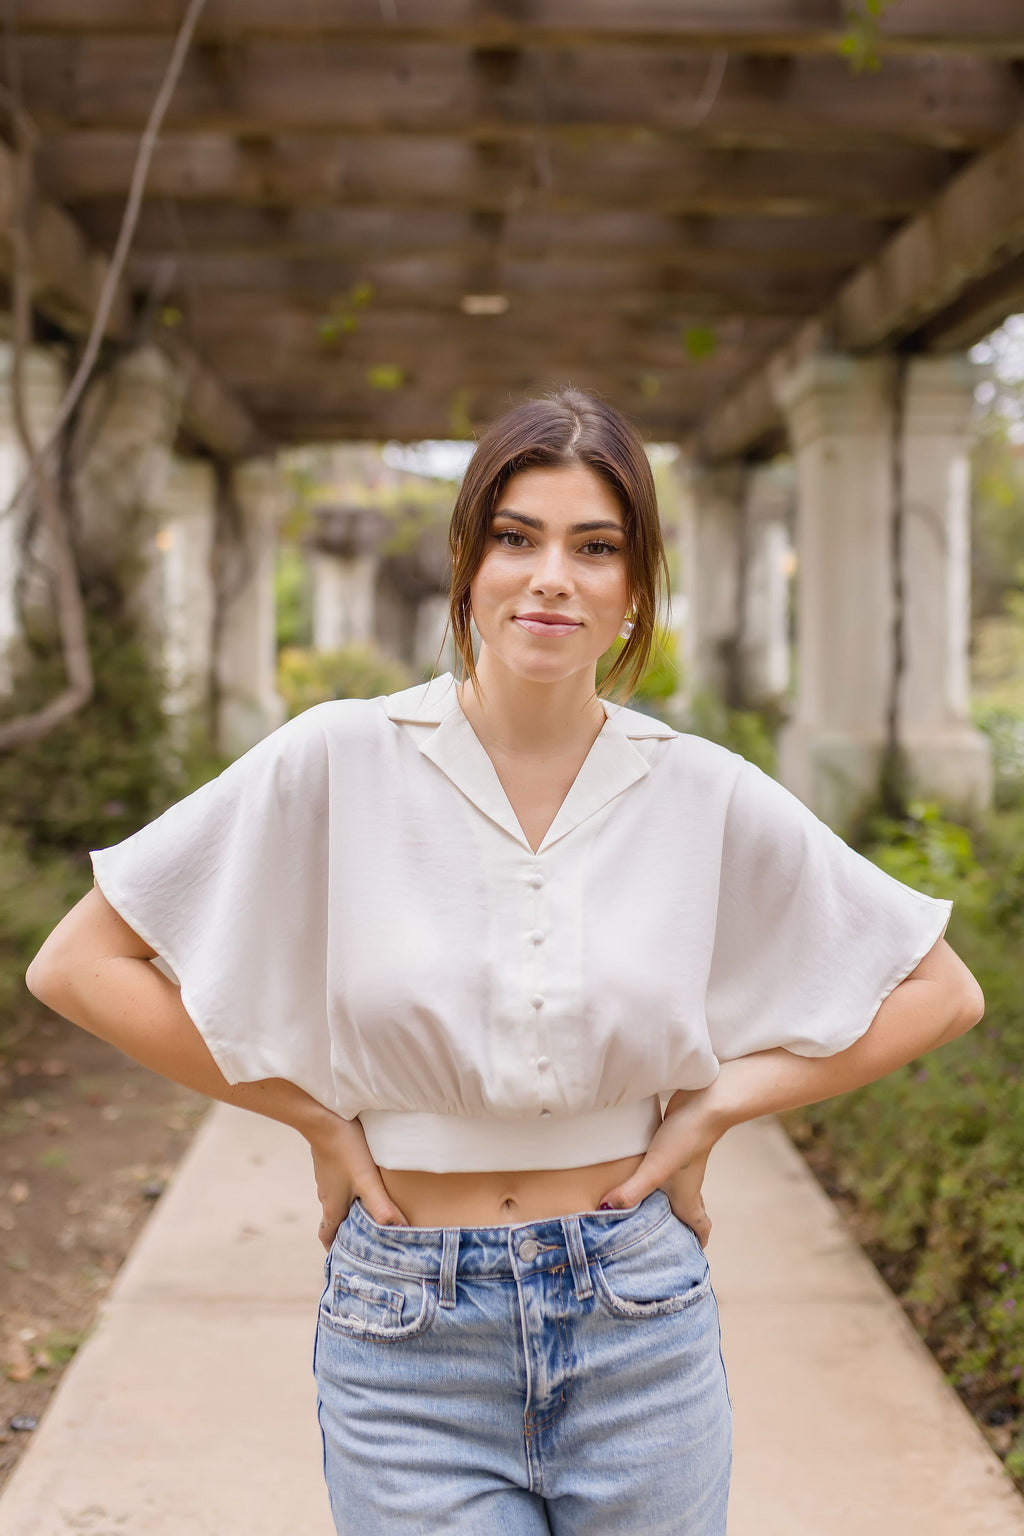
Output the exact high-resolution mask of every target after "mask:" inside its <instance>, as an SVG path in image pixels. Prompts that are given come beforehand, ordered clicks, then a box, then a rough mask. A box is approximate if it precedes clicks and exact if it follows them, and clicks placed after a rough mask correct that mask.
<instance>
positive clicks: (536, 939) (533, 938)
mask: <svg viewBox="0 0 1024 1536" xmlns="http://www.w3.org/2000/svg"><path fill="white" fill-rule="evenodd" d="M526 937H527V938H528V939H529V941H530V943H531V944H543V943H544V935H543V934H542V933H541V931H540V929H539V928H534V929H533V931H532V932H531V933H528V934H527V935H526Z"/></svg>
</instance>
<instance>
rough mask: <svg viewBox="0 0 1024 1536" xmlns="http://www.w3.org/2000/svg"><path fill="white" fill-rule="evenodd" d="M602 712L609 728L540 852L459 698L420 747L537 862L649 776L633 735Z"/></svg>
mask: <svg viewBox="0 0 1024 1536" xmlns="http://www.w3.org/2000/svg"><path fill="white" fill-rule="evenodd" d="M601 707H602V709H604V712H605V721H604V725H603V726H602V727H601V729H600V731H598V733H597V735H596V737H595V738H594V741H593V743H592V745H591V747H590V750H589V752H588V753H587V755H586V757H585V758H584V759H583V762H582V763H581V765H580V768H579V771H578V772H577V774H576V777H575V778H574V779H573V781H572V784H571V785H570V786H569V789H568V791H567V793H566V795H565V798H564V799H563V800H562V803H561V805H560V806H559V807H558V810H557V811H556V812H555V815H554V817H553V818H552V820H551V824H550V825H549V827H548V829H547V831H546V832H545V834H544V836H543V837H542V838H541V840H540V842H539V843H538V844H537V847H536V848H534V847H533V845H532V844H531V843H530V840H529V838H528V837H527V836H526V833H525V832H524V831H523V828H522V826H521V825H520V822H519V818H518V816H517V815H516V813H515V811H514V810H513V808H512V803H511V801H510V800H509V798H508V795H507V794H506V792H505V787H504V785H503V784H502V782H501V779H500V778H499V777H498V771H497V769H496V768H495V766H494V764H493V762H492V761H491V758H490V755H489V754H488V752H487V749H486V748H485V747H484V744H483V742H482V741H481V740H480V738H479V736H477V734H476V732H475V731H474V729H473V727H472V725H471V724H470V723H469V720H468V718H467V716H466V715H465V713H464V712H463V709H462V706H461V704H459V702H458V696H457V694H456V695H455V697H454V699H453V701H452V707H451V708H450V709H448V710H447V712H446V713H445V715H444V717H443V718H442V719H441V721H440V722H439V724H438V726H437V729H436V730H435V731H433V732H432V733H431V735H430V736H429V737H428V738H427V739H426V740H425V741H423V742H421V743H420V751H421V752H422V753H423V755H424V756H425V757H427V758H429V759H430V761H431V762H433V763H434V764H435V765H436V766H437V767H438V768H440V769H441V771H442V773H444V774H445V775H446V776H447V777H448V778H449V779H450V780H451V781H452V783H453V784H454V785H455V786H456V788H457V789H459V790H461V792H462V793H463V794H464V795H465V796H466V797H467V799H469V800H470V801H472V803H473V804H474V805H475V806H476V808H477V810H479V811H481V812H482V813H483V814H484V815H485V816H487V817H488V818H489V820H491V821H493V822H494V823H496V825H498V826H499V827H501V828H502V830H503V831H505V832H507V833H508V834H509V836H511V837H513V838H515V840H516V842H518V843H519V844H520V845H521V846H522V847H523V848H525V849H526V851H527V852H528V853H529V854H530V856H531V857H532V858H539V857H540V856H541V855H542V854H544V853H546V852H547V850H548V849H549V848H550V847H551V846H552V845H553V844H554V843H556V842H558V841H559V839H561V838H563V837H565V836H566V835H567V834H568V833H569V832H572V831H573V830H574V829H575V828H576V827H578V826H579V825H580V823H581V822H583V821H586V820H587V819H589V817H591V816H593V815H594V814H595V813H596V812H597V811H599V810H601V809H602V807H603V806H605V805H607V804H608V802H609V801H610V800H612V799H614V798H615V797H616V796H617V795H619V794H621V793H622V792H623V791H624V790H626V789H628V788H629V787H630V786H631V785H633V784H635V783H636V782H637V780H638V779H642V778H644V777H645V775H646V774H647V773H649V772H650V767H649V764H648V762H647V760H646V758H645V757H644V755H643V753H641V752H639V751H638V750H637V749H636V747H635V746H634V745H633V743H632V742H631V741H630V740H629V738H628V736H625V735H624V734H622V732H621V731H619V730H616V729H615V722H614V720H613V719H612V717H611V716H610V714H609V712H608V707H607V704H606V702H605V701H604V700H603V699H602V700H601Z"/></svg>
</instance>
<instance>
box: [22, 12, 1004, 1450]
mask: <svg viewBox="0 0 1024 1536" xmlns="http://www.w3.org/2000/svg"><path fill="white" fill-rule="evenodd" d="M0 42H2V47H0V63H2V69H0V82H2V84H0V124H2V127H0V135H2V136H0V288H2V293H0V1365H2V1366H3V1370H4V1377H3V1380H2V1381H0V1478H2V1476H3V1475H4V1472H5V1469H7V1468H8V1467H9V1466H10V1465H11V1464H12V1463H13V1460H14V1458H15V1456H16V1454H17V1452H18V1449H19V1447H20V1445H21V1444H22V1443H23V1440H24V1436H25V1435H26V1434H30V1432H31V1424H32V1423H33V1422H34V1419H35V1415H36V1414H37V1413H38V1410H39V1408H40V1407H41V1405H42V1403H43V1402H44V1401H45V1399H46V1396H47V1395H48V1393H49V1392H50V1391H51V1390H52V1386H53V1384H54V1382H55V1381H56V1380H57V1379H58V1377H59V1372H60V1369H61V1367H62V1365H63V1364H64V1363H65V1362H66V1361H67V1359H69V1358H70V1357H71V1355H72V1354H73V1353H74V1350H75V1348H76V1347H77V1343H78V1342H79V1340H80V1338H81V1337H82V1336H83V1333H84V1331H85V1329H86V1328H87V1327H88V1326H89V1321H90V1319H91V1317H92V1315H93V1312H94V1309H95V1306H96V1303H97V1300H98V1299H99V1298H100V1297H101V1296H102V1295H103V1294H104V1292H105V1289H106V1287H107V1286H108V1285H109V1282H110V1278H111V1277H112V1275H113V1274H114V1273H115V1272H116V1269H117V1266H118V1264H119V1263H120V1260H121V1258H122V1257H123V1255H124V1253H125V1252H126V1251H127V1248H128V1246H129V1244H130V1242H131V1240H132V1237H133V1235H134V1233H135V1232H136V1231H137V1230H138V1226H139V1224H140V1222H141V1221H142V1220H143V1218H144V1215H145V1212H146V1211H147V1210H148V1209H149V1208H150V1207H151V1205H152V1203H153V1202H154V1201H155V1200H157V1199H158V1198H159V1195H160V1192H161V1189H162V1188H163V1184H164V1181H165V1180H166V1178H167V1176H168V1174H169V1172H170V1170H171V1169H172V1168H173V1166H174V1164H175V1161H176V1159H177V1158H178V1156H180V1153H181V1151H182V1150H183V1148H184V1146H185V1145H186V1144H187V1142H188V1139H189V1137H190V1135H191V1132H192V1130H193V1129H194V1126H195V1124H196V1121H197V1119H198V1116H199V1114H200V1112H201V1106H200V1105H199V1103H198V1102H197V1101H195V1100H193V1099H192V1098H191V1097H190V1096H189V1095H184V1094H181V1093H179V1092H178V1091H177V1090H174V1089H172V1088H171V1087H170V1086H169V1085H166V1084H159V1083H157V1082H155V1081H154V1080H151V1079H149V1078H148V1077H146V1076H145V1075H144V1074H140V1073H139V1072H138V1071H137V1069H135V1068H133V1067H132V1066H131V1065H130V1064H128V1063H125V1062H123V1061H122V1060H121V1059H120V1058H117V1059H115V1058H114V1056H113V1053H110V1052H108V1051H106V1048H104V1047H102V1046H100V1045H99V1044H98V1043H97V1042H94V1041H91V1040H89V1039H87V1038H86V1037H84V1036H82V1037H79V1034H78V1032H77V1031H72V1030H70V1029H68V1028H65V1026H64V1025H63V1024H62V1023H61V1022H60V1021H57V1020H55V1019H54V1018H53V1017H52V1016H49V1015H47V1014H46V1012H45V1010H42V1009H41V1008H40V1007H39V1006H38V1005H37V1004H35V1003H34V1001H33V1000H32V999H31V998H30V997H29V995H28V994H27V992H26V991H25V989H24V985H23V980H22V978H23V973H24V968H25V965H26V964H27V962H28V960H29V958H30V957H31V955H32V953H33V952H34V950H35V948H36V947H37V946H38V944H39V943H40V942H41V940H42V939H43V937H44V936H45V935H46V933H47V932H48V931H49V930H50V928H51V927H52V926H53V925H54V923H55V922H56V921H57V920H58V919H59V917H60V916H61V914H62V913H63V912H64V911H65V910H66V909H67V907H68V906H69V905H70V904H71V903H72V902H73V901H74V900H75V899H76V898H77V897H78V896H79V895H80V894H81V893H82V892H83V891H84V890H85V889H86V888H87V886H88V884H89V879H90V876H89V868H88V860H87V851H88V849H89V848H90V847H96V846H102V845H105V844H108V843H111V842H115V841H118V840H120V839H121V838H122V837H124V836H127V835H128V834H129V833H131V832H132V831H133V830H135V829H136V828H137V827H138V826H140V825H141V824H142V823H144V822H145V821H147V820H149V819H151V818H152V817H153V816H154V815H156V814H158V813H159V812H160V811H161V810H162V809H164V808H165V807H166V806H167V805H168V804H170V803H171V802H172V801H173V800H175V799H177V798H179V797H180V796H181V795H183V794H185V793H187V792H188V791H189V790H191V789H192V788H194V787H196V786H197V785H198V784H200V783H202V782H203V781H204V780H205V779H207V778H208V777H209V776H210V775H211V774H213V773H215V772H217V771H218V770H219V769H220V768H221V767H223V766H224V765H225V764H226V763H227V762H228V761H230V760H231V759H232V758H233V757H234V756H237V755H238V754H239V753H240V752H243V751H245V750H246V749H247V748H248V747H249V746H251V745H253V744H254V743H255V742H256V741H257V740H259V739H260V738H261V737H262V736H263V735H265V734H266V733H267V732H268V731H270V730H272V729H274V728H275V727H276V726H277V725H279V724H280V723H281V722H282V721H283V720H284V719H285V718H287V717H288V716H290V715H294V714H296V713H297V712H299V711H300V710H302V709H305V708H307V707H308V706H309V705H311V704H313V703H316V702H319V701H322V700H325V699H330V698H340V697H346V696H360V697H372V696H375V695H377V694H380V693H385V692H389V691H394V690H395V689H398V688H402V687H405V686H408V685H409V684H410V683H412V682H415V681H417V680H420V679H422V678H425V677H429V676H430V675H431V674H432V673H434V672H435V671H443V670H446V669H447V668H448V667H449V666H450V665H451V663H452V654H451V648H450V642H449V639H448V636H447V633H446V626H447V611H446V597H445V593H446V585H447V555H446V549H447V545H446V538H447V523H448V518H449V514H450V511H451V506H452V502H453V498H454V495H455V491H456V488H457V484H458V480H459V476H460V475H461V473H462V470H463V468H464V466H465V463H466V461H467V458H468V455H469V453H470V452H471V451H472V444H473V440H474V436H475V434H477V433H478V432H479V430H480V429H481V427H482V426H483V425H484V424H485V423H487V422H488V421H489V420H491V419H492V418H493V417H494V416H496V415H497V414H499V413H500V412H501V411H503V410H505V409H507V408H508V407H509V406H511V405H514V404H516V403H518V402H519V401H521V400H523V399H524V398H527V397H529V396H534V395H538V394H542V393H543V392H544V391H545V390H547V389H550V388H552V387H555V386H557V385H560V384H565V383H572V384H574V385H577V386H579V387H581V388H583V389H587V390H592V391H595V392H597V393H599V394H600V395H601V396H602V397H603V398H604V399H606V400H608V401H609V402H610V403H611V404H612V405H614V406H616V407H618V408H619V409H621V410H622V411H624V412H626V413H627V414H628V415H629V416H630V417H632V418H633V419H634V420H635V421H636V422H637V423H638V425H639V426H640V428H641V430H642V432H643V433H644V436H645V438H646V440H647V441H648V443H649V451H650V456H651V461H652V466H653V469H654V473H655V477H656V481H657V485H658V491H659V500H660V506H661V510H662V517H663V522H664V528H665V536H666V541H667V544H668V548H669V554H670V564H671V569H672V579H673V590H672V597H671V602H670V603H669V604H666V606H665V609H664V612H663V613H662V615H661V623H660V632H659V644H658V647H657V650H656V653H655V655H654V657H653V659H652V663H651V666H650V668H649V669H648V672H647V675H646V676H645V678H644V679H643V681H642V683H641V686H640V689H639V691H638V694H637V696H636V698H635V700H634V701H633V702H634V705H635V707H638V708H640V709H643V710H646V711H648V712H651V713H655V714H658V715H660V716H662V717H663V718H665V719H667V720H669V721H670V722H671V723H672V724H674V725H676V726H677V727H678V728H679V729H682V730H691V731H696V732H698V733H701V734H705V735H708V736H711V737H714V738H715V739H716V740H719V741H721V742H723V743H725V744H726V745H728V746H730V747H731V748H733V749H735V750H737V751H740V752H742V753H743V754H744V755H746V756H748V757H750V758H752V759H753V760H755V761H756V762H758V763H759V764H761V765H762V766H763V767H765V768H766V769H768V770H769V771H771V772H775V773H777V774H778V775H779V777H780V778H781V779H782V780H783V782H784V783H786V784H787V785H788V786H789V787H790V788H792V789H793V790H794V791H795V792H796V793H798V794H799V795H801V797H802V798H803V799H804V800H805V801H807V803H808V804H810V805H811V806H812V807H813V808H814V809H815V811H817V812H818V814H819V815H821V816H822V817H824V818H825V819H826V820H828V821H829V822H830V823H831V824H832V825H833V826H835V827H836V828H837V830H839V831H841V832H842V833H843V834H844V835H845V836H847V837H848V838H850V839H851V840H853V841H854V842H855V843H856V844H857V846H859V847H861V848H862V849H863V851H865V852H866V853H867V854H868V855H869V856H870V857H873V858H875V859H877V860H878V861H879V862H880V863H882V864H883V865H884V866H885V867H886V868H888V869H890V870H891V871H892V872H893V873H895V874H897V875H899V876H900V877H901V878H903V879H906V880H907V881H909V882H910V883H912V884H915V885H917V886H919V887H920V888H922V889H925V890H929V891H932V892H934V893H936V894H941V895H949V896H953V897H954V898H955V899H956V901H957V911H956V916H955V918H954V926H953V928H952V930H951V939H952V941H953V942H954V944H955V945H956V946H957V947H958V948H959V949H960V951H961V952H962V953H963V954H964V956H965V958H966V959H967V960H968V963H970V964H971V965H972V966H973V968H974V969H975V970H976V972H977V974H978V975H979V978H980V980H981V981H982V984H983V986H984V987H985V990H986V993H987V996H988V1014H987V1018H986V1020H985V1022H984V1023H983V1024H982V1025H981V1026H980V1027H979V1029H978V1030H976V1031H974V1032H973V1033H972V1034H971V1035H970V1036H969V1037H967V1039H965V1040H964V1041H962V1042H959V1043H958V1044H957V1045H956V1046H954V1047H952V1048H950V1049H948V1050H946V1051H944V1052H943V1053H941V1056H939V1057H937V1058H929V1060H928V1063H927V1064H926V1065H925V1064H921V1063H917V1064H914V1066H912V1067H911V1068H908V1069H907V1070H906V1071H904V1072H901V1073H897V1074H896V1075H895V1076H894V1077H893V1078H892V1079H889V1080H887V1081H886V1082H885V1083H882V1084H878V1085H875V1086H874V1087H872V1088H871V1089H868V1090H865V1091H864V1092H863V1093H860V1094H855V1095H852V1096H850V1097H848V1098H847V1099H844V1100H843V1101H841V1102H840V1103H838V1104H832V1105H826V1106H820V1107H818V1108H816V1109H813V1110H808V1111H803V1112H801V1113H800V1114H798V1115H794V1116H792V1117H791V1119H790V1124H789V1127H788V1128H789V1130H790V1133H791V1135H792V1136H793V1137H794V1139H795V1140H796V1142H797V1144H798V1145H799V1146H800V1147H801V1149H802V1150H803V1151H804V1153H805V1155H806V1156H807V1158H808V1160H809V1161H810V1163H811V1165H812V1167H813V1168H814V1169H815V1171H816V1172H817V1174H818V1176H819V1177H820V1179H821V1180H822V1182H823V1183H824V1185H825V1187H826V1188H827V1189H828V1191H829V1192H830V1193H831V1194H832V1195H833V1196H834V1198H836V1199H837V1200H838V1201H839V1202H840V1203H841V1204H842V1206H843V1208H844V1209H845V1210H846V1212H847V1214H848V1215H849V1216H850V1219H851V1220H852V1221H853V1222H854V1223H855V1225H856V1229H857V1231H858V1234H859V1235H860V1237H861V1239H862V1241H863V1242H864V1244H865V1246H866V1248H867V1250H868V1252H869V1253H870V1254H871V1256H872V1257H873V1258H874V1259H875V1261H876V1262H877V1263H878V1264H879V1266H880V1268H881V1269H882V1272H883V1274H884V1275H885V1276H886V1278H887V1279H888V1280H889V1281H890V1283H891V1284H892V1285H893V1287H894V1289H895V1290H896V1291H897V1293H898V1294H899V1295H900V1297H901V1299H902V1300H903V1303H904V1305H905V1307H906V1309H907V1311H908V1313H909V1315H910V1317H911V1318H912V1320H913V1321H914V1323H915V1324H916V1326H917V1327H918V1328H919V1329H920V1331H921V1332H922V1334H923V1336H924V1337H925V1338H926V1339H927V1340H928V1342H929V1343H930V1344H931V1346H932V1347H933V1349H934V1350H935V1351H936V1354H937V1356H938V1358H939V1360H940V1362H941V1363H942V1365H943V1368H944V1369H945V1370H946V1371H947V1374H948V1376H949V1379H950V1381H951V1382H952V1383H953V1384H954V1385H955V1386H956V1388H957V1389H958V1390H959V1391H960V1393H961V1395H962V1396H963V1397H964V1400H965V1401H966V1402H967V1403H968V1405H969V1406H970V1408H971V1409H972V1411H973V1412H974V1413H975V1414H976V1415H977V1417H978V1420H979V1422H980V1423H981V1424H982V1426H983V1428H984V1430H985V1432H986V1434H987V1435H988V1437H989V1439H990V1441H991V1443H992V1444H993V1445H994V1446H995V1447H996V1449H997V1450H998V1451H999V1452H1000V1454H1002V1455H1003V1456H1004V1457H1005V1458H1006V1459H1007V1464H1008V1466H1009V1468H1010V1470H1011V1472H1013V1474H1014V1475H1015V1476H1017V1477H1018V1478H1021V1479H1024V1414H1022V1403H1021V1393H1020V1380H1021V1373H1022V1369H1024V1195H1022V1194H1021V1189H1020V1178H1019V1170H1020V1167H1021V1164H1022V1160H1024V1114H1022V1111H1021V1104H1020V1093H1019V1079H1020V1063H1021V1061H1022V1057H1024V1001H1022V999H1024V985H1022V983H1024V961H1022V960H1021V954H1022V949H1021V939H1022V937H1024V843H1022V833H1024V14H1022V12H1021V7H1020V4H1019V0H974V3H973V4H972V5H970V6H965V5H963V4H962V3H961V0H810V3H808V0H717V3H714V4H711V3H703V4H700V3H696V0H693V3H691V0H630V3H629V4H628V5H623V6H611V5H608V4H604V3H600V0H430V3H429V4H428V3H427V0H205V3H203V0H190V3H188V4H183V3H182V0H147V3H146V4H145V5H139V4H138V3H137V0H20V3H17V0H8V4H7V5H6V8H5V10H4V12H3V29H2V39H0ZM18 1423H20V1426H21V1427H20V1428H19V1427H17V1425H18Z"/></svg>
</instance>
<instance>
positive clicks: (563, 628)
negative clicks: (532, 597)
mask: <svg viewBox="0 0 1024 1536" xmlns="http://www.w3.org/2000/svg"><path fill="white" fill-rule="evenodd" d="M515 622H516V623H517V624H518V625H519V627H520V628H521V629H525V630H526V631H527V633H528V634H531V635H542V636H544V637H546V638H547V639H555V638H557V637H560V636H564V635H574V634H575V633H576V631H577V630H578V629H579V628H581V625H580V623H579V621H578V620H577V619H571V618H569V616H568V614H565V613H517V614H516V615H515Z"/></svg>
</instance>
